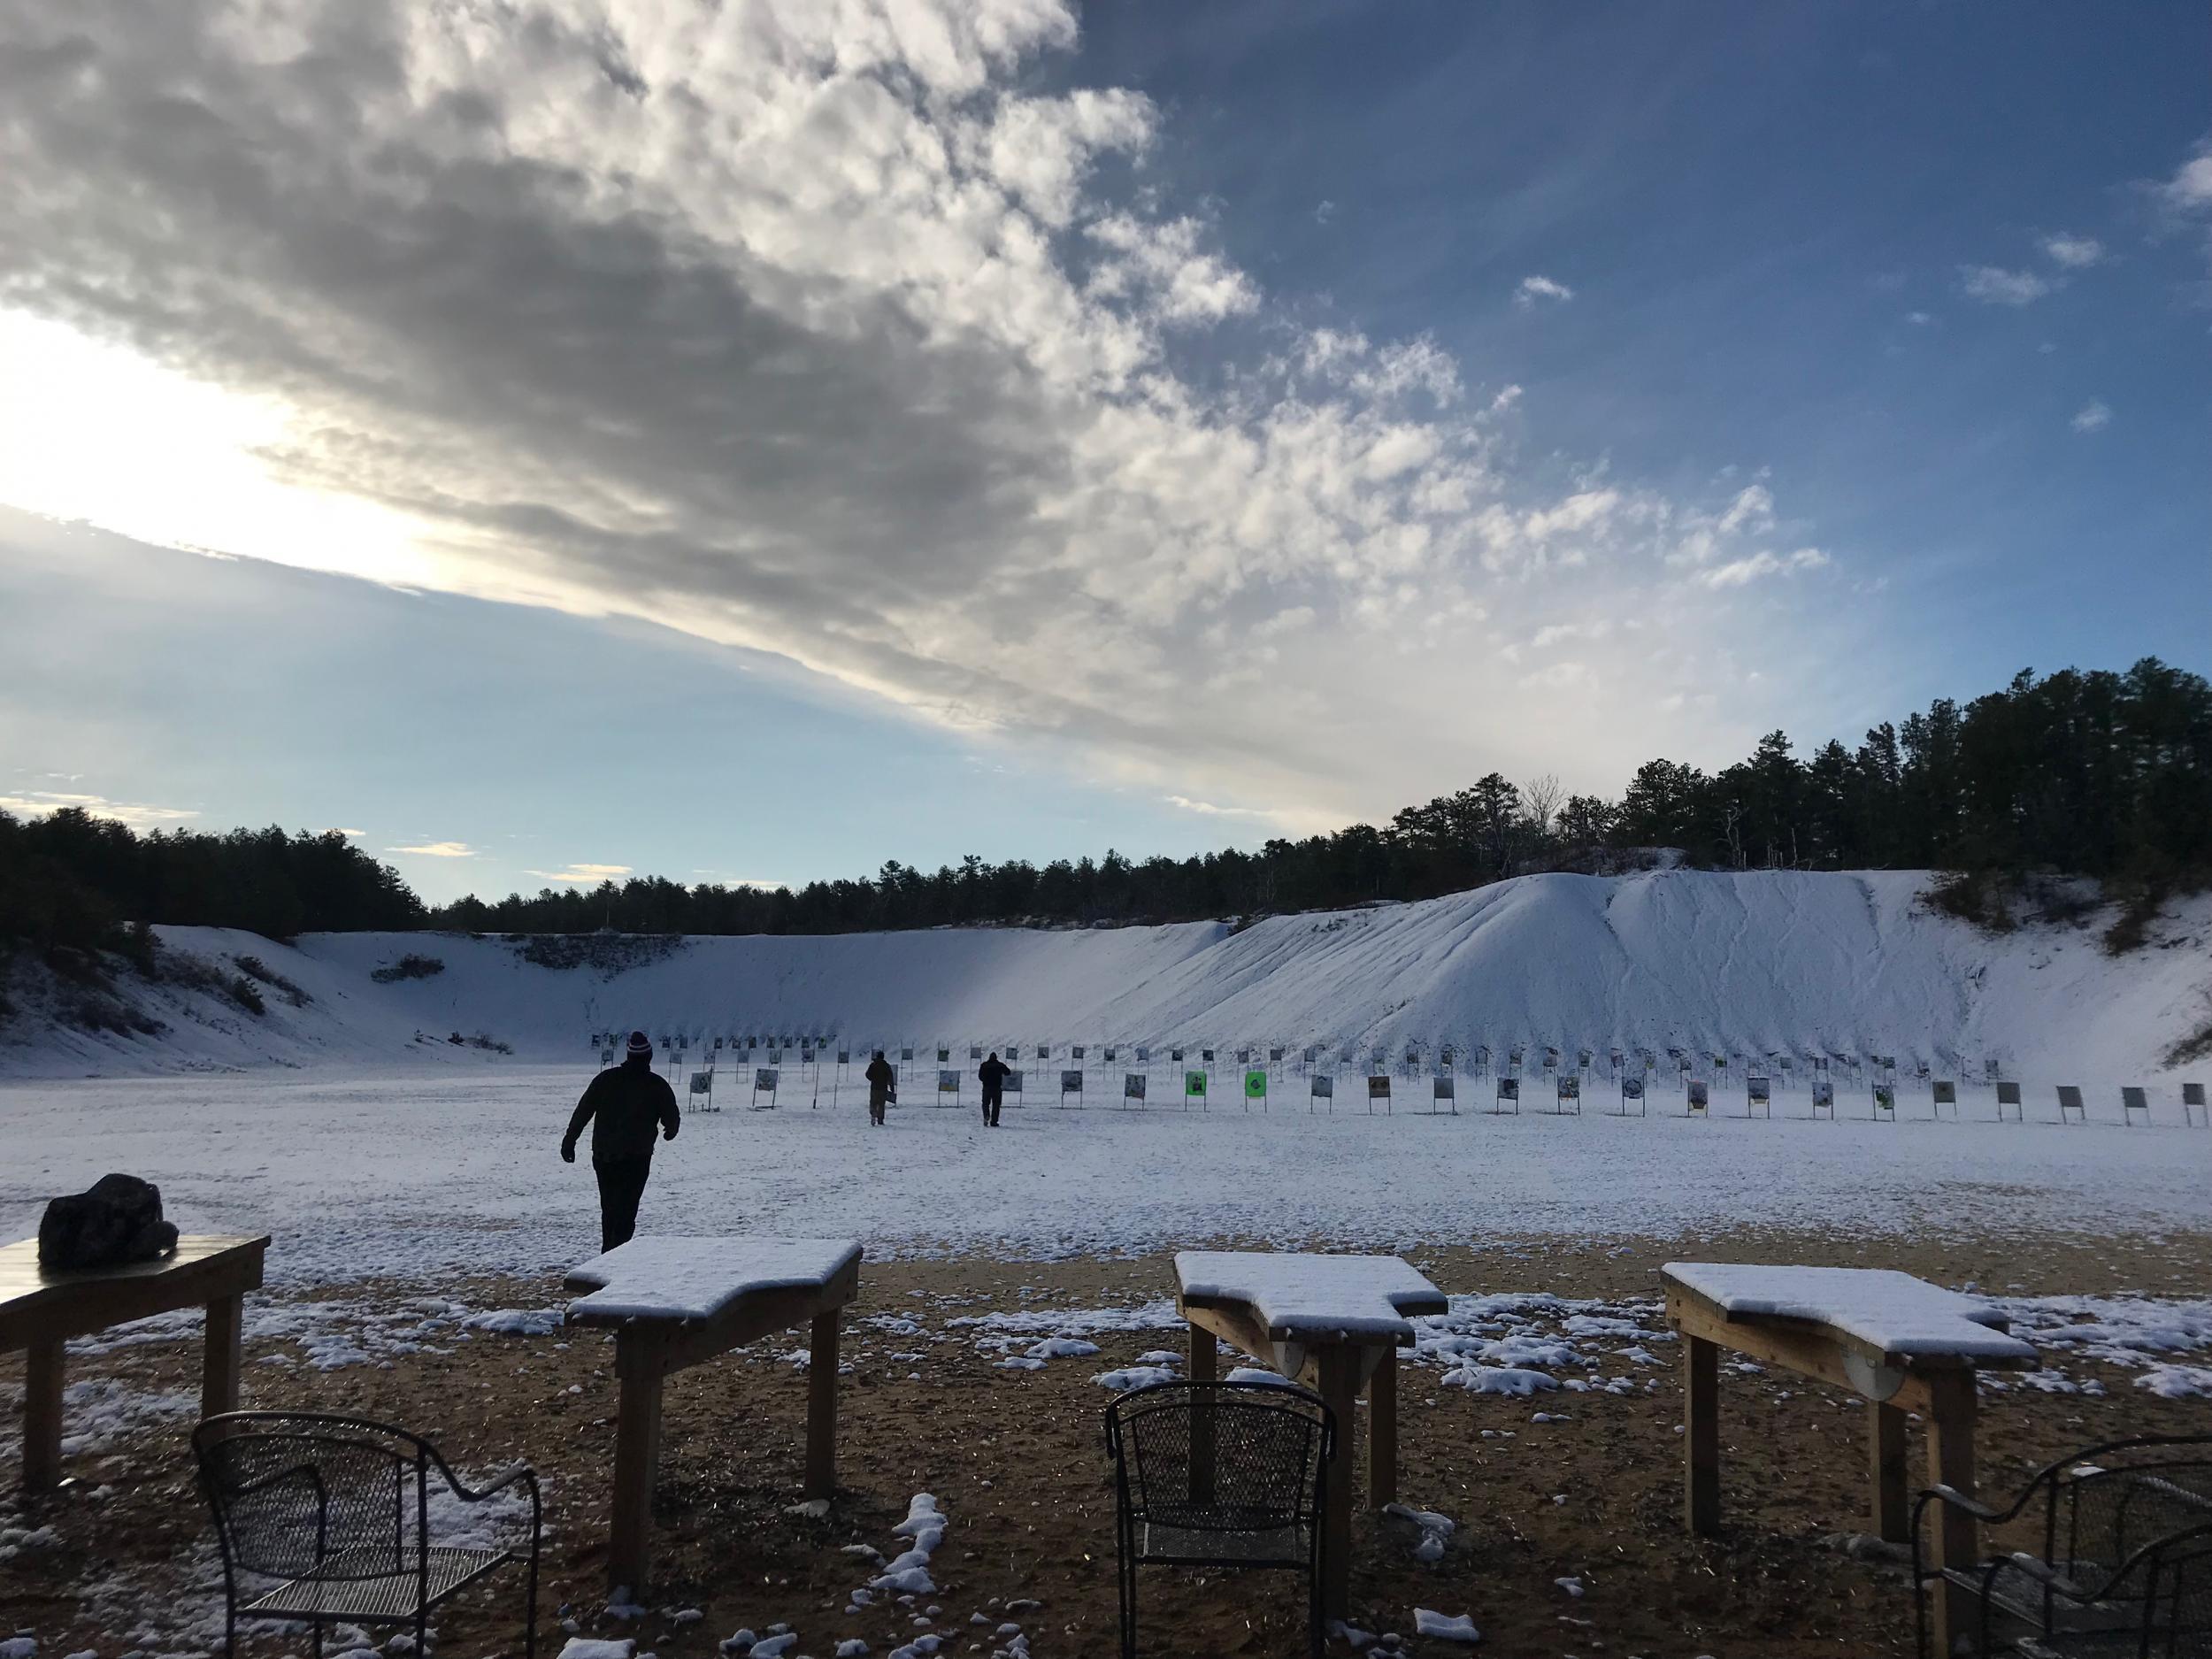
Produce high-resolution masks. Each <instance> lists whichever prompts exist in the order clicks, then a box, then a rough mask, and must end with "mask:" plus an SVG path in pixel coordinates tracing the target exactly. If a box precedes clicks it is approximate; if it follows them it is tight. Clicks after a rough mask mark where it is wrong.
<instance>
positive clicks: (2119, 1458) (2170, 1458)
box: [1912, 1435, 2212, 1659]
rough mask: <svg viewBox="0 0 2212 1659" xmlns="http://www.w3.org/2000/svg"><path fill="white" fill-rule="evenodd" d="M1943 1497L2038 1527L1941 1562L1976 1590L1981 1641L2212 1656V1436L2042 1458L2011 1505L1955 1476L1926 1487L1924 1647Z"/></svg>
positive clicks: (1995, 1520)
mask: <svg viewBox="0 0 2212 1659" xmlns="http://www.w3.org/2000/svg"><path fill="white" fill-rule="evenodd" d="M1939 1506H1940V1507H1944V1508H1948V1509H1962V1510H1963V1511H1965V1512H1966V1513H1967V1514H1969V1515H1971V1516H1972V1517H1974V1518H1975V1519H1976V1520H1977V1521H1978V1522H1980V1523H1982V1524H1983V1525H1987V1526H1993V1527H2002V1526H2006V1525H2011V1524H2013V1523H2015V1522H2018V1523H2021V1524H2023V1525H2033V1526H2034V1527H2035V1528H2036V1529H2037V1530H2038V1532H2039V1535H2040V1536H2039V1542H2038V1547H2037V1548H2036V1549H2034V1550H2024V1549H2016V1550H2012V1551H2009V1552H2007V1553H2003V1554H1998V1555H1992V1556H1990V1557H1989V1558H1988V1559H1987V1560H1985V1561H1983V1562H1981V1563H1978V1564H1977V1565H1975V1566H1973V1567H1970V1568H1951V1569H1948V1570H1947V1571H1945V1572H1944V1573H1943V1574H1942V1575H1940V1576H1941V1577H1943V1578H1945V1579H1947V1581H1948V1582H1949V1583H1950V1584H1952V1585H1953V1586H1955V1587H1956V1588H1957V1589H1958V1590H1960V1591H1962V1592H1965V1593H1968V1594H1972V1595H1974V1596H1976V1597H1977V1598H1978V1601H1979V1603H1980V1617H1981V1639H1980V1647H1979V1649H1978V1651H1979V1652H1981V1653H1983V1654H1985V1655H1986V1654H1998V1653H2005V1652H2012V1653H2017V1654H2021V1655H2033V1656H2037V1659H2055V1656H2056V1655H2097V1656H2099V1659H2102V1656H2103V1655H2115V1656H2118V1655H2129V1656H2130V1659H2138V1656H2141V1659H2147V1656H2148V1655H2159V1656H2160V1659H2180V1656H2181V1655H2190V1656H2191V1659H2212V1436H2205V1435H2153V1436H2146V1437H2142V1438H2139V1439H2134V1440H2110V1441H2107V1442H2105V1443H2104V1444H2102V1445H2099V1446H2092V1447H2089V1448H2085V1450H2082V1451H2078V1452H2076V1453H2074V1454H2073V1455H2070V1456H2068V1457H2063V1458H2061V1459H2060V1460H2059V1461H2058V1462H2056V1463H2052V1464H2050V1465H2049V1466H2048V1467H2047V1468H2045V1469H2042V1470H2040V1471H2038V1472H2037V1473H2036V1475H2035V1476H2034V1478H2033V1479H2031V1480H2030V1481H2029V1482H2028V1484H2027V1487H2026V1489H2025V1490H2024V1491H2023V1492H2022V1493H2021V1494H2020V1495H2019V1496H2018V1497H2017V1498H2016V1499H2015V1500H2014V1501H2013V1502H2011V1503H2009V1504H2007V1505H2005V1506H2003V1507H2002V1508H1999V1507H1997V1506H1994V1505H1991V1504H1985V1503H1982V1502H1977V1501H1976V1500H1975V1499H1972V1498H1970V1497H1967V1496H1966V1495H1965V1494H1962V1493H1960V1492H1957V1491H1955V1490H1953V1489H1952V1488H1951V1487H1949V1486H1933V1487H1931V1488H1930V1489H1929V1490H1927V1491H1926V1492H1924V1493H1922V1494H1920V1497H1919V1500H1918V1501H1917V1502H1916V1503H1915V1505H1914V1507H1913V1529H1912V1530H1913V1578H1914V1582H1915V1583H1916V1585H1917V1586H1919V1587H1920V1589H1921V1591H1922V1592H1923V1594H1922V1596H1921V1599H1920V1609H1919V1632H1920V1652H1921V1654H1922V1655H1923V1659H1926V1656H1927V1655H1928V1653H1929V1646H1928V1641H1929V1620H1928V1615H1927V1598H1926V1594H1925V1592H1926V1590H1927V1588H1928V1586H1930V1585H1932V1583H1933V1582H1934V1580H1935V1578H1937V1576H1938V1575H1937V1574H1935V1573H1934V1572H1933V1571H1930V1570H1929V1569H1928V1567H1927V1566H1926V1565H1925V1559H1924V1554H1923V1549H1922V1535H1923V1529H1922V1525H1921V1523H1922V1521H1923V1519H1924V1517H1925V1516H1926V1515H1927V1513H1928V1512H1929V1511H1930V1510H1931V1509H1934V1508H1936V1507H1939Z"/></svg>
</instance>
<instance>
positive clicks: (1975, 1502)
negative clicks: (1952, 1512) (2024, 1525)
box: [1913, 1486, 2019, 1522]
mask: <svg viewBox="0 0 2212 1659" xmlns="http://www.w3.org/2000/svg"><path fill="white" fill-rule="evenodd" d="M1930 1502H1939V1503H1941V1504H1942V1505H1943V1506H1944V1507H1945V1508H1946V1509H1964V1510H1965V1511H1966V1512H1967V1513H1968V1514H1969V1515H1970V1516H1972V1517H1974V1518H1975V1519H1976V1520H1978V1521H2003V1520H2009V1519H2010V1518H2011V1517H2012V1516H2013V1514H2014V1513H2015V1512H2016V1510H2017V1509H2018V1507H2019V1506H2018V1505H2014V1506H2013V1508H2012V1509H1998V1508H1996V1507H1995V1506H1994V1505H1993V1504H1987V1503H1984V1502H1982V1501H1981V1500H1980V1499H1979V1498H1970V1497H1968V1496H1967V1495H1966V1494H1964V1493H1963V1492H1961V1491H1960V1490H1959V1489H1958V1488H1957V1487H1956V1486H1930V1487H1928V1488H1927V1489H1926V1490H1924V1491H1923V1492H1922V1493H1921V1494H1920V1495H1919V1497H1917V1498H1916V1499H1915V1500H1914V1502H1913V1517H1914V1519H1915V1521H1916V1522H1917V1520H1918V1519H1919V1514H1920V1511H1921V1510H1923V1509H1926V1508H1927V1507H1928V1505H1929V1503H1930Z"/></svg>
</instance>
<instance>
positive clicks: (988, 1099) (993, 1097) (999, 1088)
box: [976, 1048, 1012, 1129]
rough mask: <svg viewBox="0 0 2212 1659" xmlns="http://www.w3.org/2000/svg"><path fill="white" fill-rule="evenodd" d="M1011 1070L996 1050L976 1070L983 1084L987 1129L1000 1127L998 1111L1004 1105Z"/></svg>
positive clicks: (984, 1115) (984, 1118)
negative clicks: (1007, 1075) (1008, 1073)
mask: <svg viewBox="0 0 2212 1659" xmlns="http://www.w3.org/2000/svg"><path fill="white" fill-rule="evenodd" d="M1011 1070H1012V1068H1011V1067H1010V1066H1009V1065H1008V1064H1006V1062H1005V1061H1003V1060H1002V1059H1000V1058H999V1057H998V1050H997V1049H995V1048H994V1049H992V1050H991V1057H990V1058H989V1059H987V1060H986V1061H985V1062H984V1063H983V1064H981V1065H980V1066H979V1067H978V1068H977V1069H976V1076H977V1078H978V1079H980V1080H981V1082H982V1084H983V1126H984V1127H985V1128H987V1129H995V1128H997V1127H998V1109H999V1107H1000V1106H1001V1105H1002V1104H1003V1103H1004V1099H1005V1092H1006V1074H1007V1072H1008V1071H1011Z"/></svg>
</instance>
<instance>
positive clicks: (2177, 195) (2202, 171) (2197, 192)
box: [2156, 138, 2212, 213]
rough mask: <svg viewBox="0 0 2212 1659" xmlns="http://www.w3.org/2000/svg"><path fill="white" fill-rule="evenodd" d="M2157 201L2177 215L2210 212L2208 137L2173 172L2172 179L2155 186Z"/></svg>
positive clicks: (2211, 140)
mask: <svg viewBox="0 0 2212 1659" xmlns="http://www.w3.org/2000/svg"><path fill="white" fill-rule="evenodd" d="M2156 188H2157V192H2158V195H2159V196H2160V197H2161V199H2162V200H2163V201H2164V202H2165V204H2166V205H2167V206H2168V207H2170V208H2172V209H2174V210H2175V211H2177V212H2184V213H2193V212H2199V211H2204V210H2206V209H2212V138H2208V139H2205V140H2203V141H2202V142H2200V143H2199V144H2198V145H2197V149H2196V153H2195V154H2194V155H2193V156H2191V157H2189V159H2188V160H2186V161H2185V162H2183V163H2182V164H2181V165H2180V166H2179V167H2177V168H2176V169H2175V170H2174V176H2173V177H2172V178H2170V179H2169V180H2165V181H2164V182H2163V183H2162V184H2160V185H2158V186H2157V187H2156Z"/></svg>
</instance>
